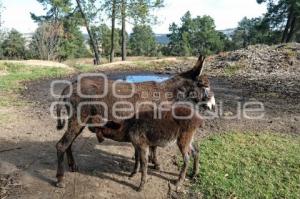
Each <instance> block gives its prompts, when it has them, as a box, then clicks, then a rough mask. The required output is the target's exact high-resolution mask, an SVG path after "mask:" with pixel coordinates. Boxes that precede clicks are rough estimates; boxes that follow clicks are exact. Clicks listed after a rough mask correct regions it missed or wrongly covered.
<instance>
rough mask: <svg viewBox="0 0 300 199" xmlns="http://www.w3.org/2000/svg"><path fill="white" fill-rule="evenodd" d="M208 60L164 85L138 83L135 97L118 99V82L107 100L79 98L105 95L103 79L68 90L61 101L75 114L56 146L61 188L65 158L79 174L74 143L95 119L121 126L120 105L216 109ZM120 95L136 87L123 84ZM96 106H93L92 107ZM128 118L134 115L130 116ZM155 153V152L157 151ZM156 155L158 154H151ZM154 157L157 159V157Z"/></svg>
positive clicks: (84, 81)
mask: <svg viewBox="0 0 300 199" xmlns="http://www.w3.org/2000/svg"><path fill="white" fill-rule="evenodd" d="M203 64H204V57H203V56H200V57H199V59H198V61H197V63H196V65H195V66H194V68H192V69H191V70H188V71H186V72H183V73H180V74H178V75H175V76H174V77H172V78H170V79H169V80H166V81H164V82H162V83H156V82H144V83H136V84H134V85H135V88H136V89H135V91H134V93H133V96H132V97H128V98H120V97H116V96H115V95H114V92H113V90H114V83H115V82H114V81H111V80H108V81H107V82H106V85H105V86H106V89H107V91H108V92H107V94H106V96H104V97H101V98H100V97H99V98H88V97H82V96H80V94H79V91H78V88H80V91H81V93H82V94H84V95H86V96H91V95H101V94H102V93H103V92H104V91H103V90H104V87H105V86H104V84H105V82H104V80H103V79H102V78H88V77H86V78H82V79H81V80H80V81H75V82H74V83H73V84H72V86H68V87H66V88H65V89H64V90H63V92H62V95H63V96H67V94H68V93H71V95H70V96H68V97H61V99H60V100H61V102H66V103H69V104H70V106H68V105H66V108H67V111H68V113H72V114H71V116H70V118H69V119H68V121H67V130H66V132H65V134H64V135H63V137H62V138H61V139H60V140H59V142H58V143H57V144H56V149H57V159H58V166H57V174H56V177H57V181H58V183H57V186H58V187H64V184H63V176H64V165H63V161H64V154H65V153H66V155H67V160H68V165H69V168H70V171H73V172H74V171H76V170H77V166H76V164H75V160H74V157H73V154H72V143H73V142H74V140H75V139H76V138H77V137H78V136H79V135H80V133H81V132H82V130H83V129H84V128H85V127H86V126H89V125H90V124H93V119H94V117H95V116H97V117H98V118H99V119H100V121H101V120H110V121H115V122H118V121H119V120H118V119H117V118H115V117H114V115H113V113H112V112H113V107H114V105H115V104H116V103H120V102H124V101H125V102H128V103H131V104H133V105H137V104H143V103H145V104H147V103H148V102H150V103H152V104H155V105H157V107H159V105H160V103H163V102H170V103H171V104H172V103H174V102H177V101H189V102H192V103H195V104H197V103H199V102H201V103H203V104H204V105H207V107H209V108H212V107H213V106H214V103H215V101H214V95H213V92H212V90H211V88H210V83H209V80H208V78H207V76H199V75H200V74H201V72H202V70H203ZM118 85H119V86H118V89H117V92H118V94H119V95H122V94H123V95H128V93H130V91H131V90H132V84H129V83H120V84H118ZM145 92H146V93H147V94H148V96H149V97H146V98H145V97H143V93H145ZM155 93H156V94H157V93H159V94H160V97H159V98H157V97H156V96H155V97H154V96H153V95H154V94H155ZM90 102H92V104H91V103H90ZM84 103H89V104H88V105H86V106H82V109H80V110H79V109H78V107H80V105H81V104H84ZM99 103H102V104H105V105H106V106H107V110H108V113H107V115H106V114H104V111H105V110H104V109H103V106H101V105H99ZM62 107H63V106H62V105H58V106H57V116H58V118H59V119H58V120H57V122H58V123H57V128H58V129H62V128H63V127H64V125H65V123H66V122H65V120H62V119H60V116H61V110H62ZM153 109H154V108H153V107H152V106H147V105H145V106H139V107H138V108H136V109H135V110H133V112H132V113H133V114H134V113H137V112H140V111H149V110H153ZM127 115H130V113H128V112H127ZM103 129H104V128H98V130H97V131H98V132H97V137H98V140H99V141H103V135H102V130H103ZM90 130H92V131H93V128H91V127H90ZM154 149H155V148H154ZM151 153H152V154H154V155H155V151H152V152H151ZM154 155H153V156H154ZM155 159H156V158H155V157H153V161H152V162H153V163H154V164H155V165H156V167H157V168H159V165H158V163H157V162H156V161H155Z"/></svg>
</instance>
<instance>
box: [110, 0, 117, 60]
mask: <svg viewBox="0 0 300 199" xmlns="http://www.w3.org/2000/svg"><path fill="white" fill-rule="evenodd" d="M115 21H116V0H113V1H112V14H111V50H110V62H113V61H114V56H115Z"/></svg>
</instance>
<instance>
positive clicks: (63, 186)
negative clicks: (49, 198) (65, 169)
mask: <svg viewBox="0 0 300 199" xmlns="http://www.w3.org/2000/svg"><path fill="white" fill-rule="evenodd" d="M56 186H57V187H58V188H65V187H66V185H65V183H64V182H61V181H60V182H57V183H56Z"/></svg>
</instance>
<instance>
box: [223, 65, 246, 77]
mask: <svg viewBox="0 0 300 199" xmlns="http://www.w3.org/2000/svg"><path fill="white" fill-rule="evenodd" d="M241 68H242V67H241V66H240V65H238V64H234V65H230V66H228V67H225V68H224V73H225V75H226V76H229V77H231V76H233V75H235V74H237V72H238V71H239V70H240V69H241Z"/></svg>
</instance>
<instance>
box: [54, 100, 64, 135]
mask: <svg viewBox="0 0 300 199" xmlns="http://www.w3.org/2000/svg"><path fill="white" fill-rule="evenodd" d="M61 100H62V99H60V101H61ZM62 106H63V104H61V103H58V104H57V105H56V116H57V125H56V129H57V130H61V129H63V128H64V127H65V124H66V120H65V119H63V118H62V117H61V110H62V108H63V107H62Z"/></svg>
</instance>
